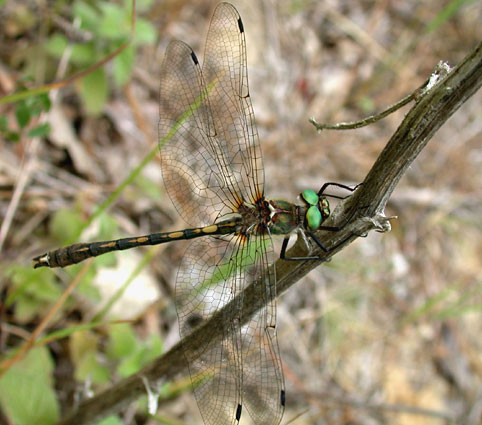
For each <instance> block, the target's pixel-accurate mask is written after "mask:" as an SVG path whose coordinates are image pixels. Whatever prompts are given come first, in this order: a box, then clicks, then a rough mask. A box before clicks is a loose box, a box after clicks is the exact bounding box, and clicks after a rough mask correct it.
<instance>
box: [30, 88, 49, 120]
mask: <svg viewBox="0 0 482 425" xmlns="http://www.w3.org/2000/svg"><path fill="white" fill-rule="evenodd" d="M25 104H26V105H27V106H28V108H29V109H30V115H32V116H35V115H40V114H41V113H42V112H44V111H48V110H50V106H51V102H50V99H49V96H48V94H47V93H43V94H40V95H37V96H31V97H29V98H27V99H25Z"/></svg>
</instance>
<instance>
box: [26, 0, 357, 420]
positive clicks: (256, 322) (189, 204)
mask: <svg viewBox="0 0 482 425" xmlns="http://www.w3.org/2000/svg"><path fill="white" fill-rule="evenodd" d="M160 80H161V83H160V102H159V104H160V113H159V116H160V120H159V145H160V153H161V169H162V176H163V180H164V184H165V186H166V190H167V193H168V195H169V197H170V199H171V200H172V202H173V204H174V206H175V208H176V209H177V211H178V213H179V214H180V216H181V217H182V218H183V219H184V220H185V221H186V222H187V223H188V225H189V226H191V227H190V228H186V229H183V230H179V231H172V232H164V233H153V234H149V235H144V236H138V237H130V238H123V239H118V240H110V241H102V242H93V243H77V244H74V245H71V246H68V247H64V248H60V249H58V250H55V251H51V252H48V253H46V254H43V255H40V256H38V257H36V258H34V259H33V263H34V267H35V268H37V267H51V268H54V267H66V266H69V265H71V264H75V263H79V262H81V261H83V260H85V259H87V258H90V257H95V256H98V255H101V254H105V253H107V252H111V251H118V250H125V249H130V248H134V247H138V246H143V245H157V244H161V243H166V242H172V241H178V240H186V239H192V241H191V243H190V245H189V247H188V248H187V251H186V253H185V255H184V257H183V260H182V263H181V266H180V268H179V271H178V273H177V278H176V291H175V302H176V308H177V312H178V317H179V326H180V333H181V338H185V337H186V336H187V335H188V334H189V333H190V332H192V330H193V329H195V328H196V327H197V326H199V325H200V324H201V323H203V322H204V321H206V320H208V319H209V318H210V317H211V316H212V315H213V314H214V313H215V312H216V311H217V310H219V309H220V308H221V307H223V306H224V305H227V304H228V303H230V302H231V301H232V300H234V299H236V301H235V302H234V307H233V308H234V309H235V310H236V312H235V313H236V317H239V318H240V317H241V312H242V308H243V300H242V296H239V295H240V294H242V291H243V289H244V288H245V287H246V286H247V285H248V284H249V283H250V282H253V281H255V279H258V280H259V284H260V285H264V288H262V289H263V290H262V291H261V292H260V293H262V294H265V297H266V299H265V302H264V307H263V308H262V309H261V310H260V311H259V312H258V313H257V314H256V315H255V316H254V317H252V318H251V319H249V321H248V322H247V323H246V324H243V325H241V323H240V320H234V321H231V322H228V323H223V324H222V326H223V338H222V341H221V342H220V343H219V344H216V346H215V347H214V348H210V349H208V350H206V351H204V352H202V353H201V354H200V355H199V353H198V354H197V355H192V354H190V353H187V352H185V355H186V359H187V363H188V365H189V371H190V374H191V379H192V383H193V387H194V394H195V397H196V399H197V403H198V406H199V409H200V412H201V415H202V417H203V420H204V423H205V424H206V425H224V424H237V423H239V422H240V420H241V416H242V413H243V412H244V411H245V410H246V411H247V412H248V414H249V416H250V417H251V420H252V421H253V423H255V424H258V425H277V424H279V423H280V421H281V418H282V416H283V412H284V409H285V404H286V392H285V383H284V377H283V371H282V363H281V358H280V352H279V348H278V342H277V336H276V275H275V269H274V267H270V265H271V264H272V263H273V262H274V260H275V259H276V256H275V255H274V251H273V244H272V240H271V239H272V236H273V235H283V236H284V239H283V243H282V247H281V253H280V255H279V256H280V258H282V259H284V260H286V261H305V260H319V257H318V256H314V257H313V256H309V255H308V256H305V257H288V256H287V254H286V250H287V246H288V242H289V238H290V234H292V233H293V232H295V231H299V232H300V234H301V235H302V236H303V238H304V240H305V242H306V243H307V244H308V245H310V244H311V242H309V241H314V242H315V243H316V244H317V245H318V246H319V247H320V248H322V249H323V250H324V251H329V250H328V249H327V248H326V247H324V246H323V244H322V243H321V242H320V241H319V240H318V239H317V238H316V236H315V234H314V232H315V231H317V230H330V231H338V230H340V229H341V228H342V227H343V226H340V227H333V226H325V225H323V222H324V221H325V220H326V219H327V218H328V217H329V215H330V206H329V202H328V200H327V198H326V196H333V197H335V198H336V197H337V196H335V195H326V194H325V191H326V189H327V188H329V187H330V186H337V187H340V188H342V189H346V190H349V191H354V190H355V188H350V187H349V186H345V185H342V184H339V183H333V182H330V183H325V184H324V185H323V186H322V187H321V189H320V190H318V191H315V190H311V189H308V190H304V191H303V192H302V193H301V195H300V200H301V201H300V204H299V205H298V204H295V203H291V202H288V201H285V200H282V199H268V198H265V195H264V168H263V159H262V153H261V146H260V142H259V137H258V132H257V128H256V123H255V117H254V112H253V107H252V103H251V98H250V93H249V87H248V70H247V56H246V40H245V33H244V24H243V21H242V20H241V17H240V15H239V13H238V12H237V10H236V9H235V8H234V6H232V5H231V4H229V3H221V4H219V5H218V6H217V8H216V9H215V11H214V14H213V17H212V19H211V23H210V27H209V31H208V35H207V39H206V47H205V54H204V63H203V65H202V66H201V64H200V62H199V60H198V58H197V56H196V54H195V53H194V51H193V50H192V49H191V48H190V47H189V46H188V45H187V44H185V43H184V42H182V41H177V40H176V41H172V42H170V44H169V45H168V47H167V51H166V54H165V58H164V61H163V64H162V68H161V78H160ZM308 248H309V246H308ZM332 249H333V248H332ZM261 276H263V279H259V278H260V277H261Z"/></svg>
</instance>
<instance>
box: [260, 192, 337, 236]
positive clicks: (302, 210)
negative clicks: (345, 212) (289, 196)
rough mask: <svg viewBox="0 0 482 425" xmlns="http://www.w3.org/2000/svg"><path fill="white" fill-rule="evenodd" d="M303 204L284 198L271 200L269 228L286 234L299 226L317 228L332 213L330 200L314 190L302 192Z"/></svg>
mask: <svg viewBox="0 0 482 425" xmlns="http://www.w3.org/2000/svg"><path fill="white" fill-rule="evenodd" d="M300 199H301V200H302V202H303V205H295V204H293V203H291V202H288V201H284V200H271V201H269V202H268V204H269V209H270V220H269V225H268V227H269V229H270V232H271V233H272V234H275V235H286V234H288V233H291V232H292V231H293V230H295V229H296V228H298V227H300V226H301V227H304V228H306V229H308V230H317V229H318V228H319V227H320V226H321V224H322V223H323V221H325V220H326V219H327V218H328V217H329V215H330V206H329V203H328V200H327V199H326V198H325V197H323V196H319V195H318V194H317V193H316V192H315V191H313V190H304V191H303V192H301V194H300Z"/></svg>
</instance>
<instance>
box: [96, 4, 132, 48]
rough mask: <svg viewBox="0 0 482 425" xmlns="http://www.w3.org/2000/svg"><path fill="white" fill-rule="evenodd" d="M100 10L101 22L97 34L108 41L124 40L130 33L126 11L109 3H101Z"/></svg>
mask: <svg viewBox="0 0 482 425" xmlns="http://www.w3.org/2000/svg"><path fill="white" fill-rule="evenodd" d="M100 8H101V9H102V20H101V22H100V24H99V28H98V30H97V34H99V36H101V37H103V38H106V39H108V40H116V41H117V40H123V39H125V38H126V37H127V36H128V35H129V31H130V28H129V25H127V23H128V22H129V21H128V19H127V17H126V11H125V10H123V9H121V8H120V7H119V6H118V5H116V4H111V3H101V4H100Z"/></svg>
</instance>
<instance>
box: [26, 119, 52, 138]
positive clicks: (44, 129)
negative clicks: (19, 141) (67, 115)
mask: <svg viewBox="0 0 482 425" xmlns="http://www.w3.org/2000/svg"><path fill="white" fill-rule="evenodd" d="M49 133H50V123H48V122H45V123H43V124H39V125H37V126H35V127H34V128H32V129H31V130H30V131H29V132H28V137H45V136H47V135H48V134H49Z"/></svg>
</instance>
